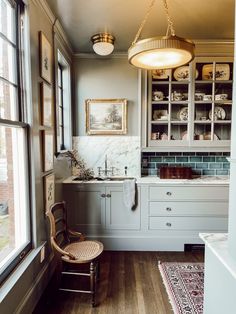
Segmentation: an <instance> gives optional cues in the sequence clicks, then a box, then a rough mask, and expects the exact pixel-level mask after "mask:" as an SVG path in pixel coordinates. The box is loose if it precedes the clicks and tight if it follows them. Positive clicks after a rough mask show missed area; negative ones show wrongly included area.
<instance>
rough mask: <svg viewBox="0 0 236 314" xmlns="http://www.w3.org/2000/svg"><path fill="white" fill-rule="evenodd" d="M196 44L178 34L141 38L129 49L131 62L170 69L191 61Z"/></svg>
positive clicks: (145, 66)
mask: <svg viewBox="0 0 236 314" xmlns="http://www.w3.org/2000/svg"><path fill="white" fill-rule="evenodd" d="M194 49H195V45H194V43H193V42H191V41H190V40H186V39H183V38H181V37H178V36H172V35H171V36H168V37H167V36H164V37H153V38H148V39H143V40H139V41H138V42H136V43H135V44H133V45H132V46H131V47H130V48H129V50H128V60H129V62H130V63H131V64H132V65H134V66H136V67H138V68H143V69H148V70H152V69H170V68H175V67H178V66H181V65H183V64H186V63H188V62H190V61H191V60H192V59H193V58H194Z"/></svg>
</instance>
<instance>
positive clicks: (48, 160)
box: [43, 130, 54, 172]
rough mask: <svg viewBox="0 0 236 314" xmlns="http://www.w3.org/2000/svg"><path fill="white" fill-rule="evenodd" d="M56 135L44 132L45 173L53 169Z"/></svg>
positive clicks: (47, 131)
mask: <svg viewBox="0 0 236 314" xmlns="http://www.w3.org/2000/svg"><path fill="white" fill-rule="evenodd" d="M53 157H54V135H53V131H51V130H44V131H43V171H44V172H47V171H50V170H52V169H53Z"/></svg>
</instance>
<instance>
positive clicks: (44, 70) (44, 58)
mask: <svg viewBox="0 0 236 314" xmlns="http://www.w3.org/2000/svg"><path fill="white" fill-rule="evenodd" d="M39 52H40V62H39V66H40V76H41V77H42V78H43V79H44V80H46V81H47V82H48V83H49V84H51V82H52V46H51V45H50V43H49V41H48V39H47V37H46V36H45V35H44V33H43V32H39Z"/></svg>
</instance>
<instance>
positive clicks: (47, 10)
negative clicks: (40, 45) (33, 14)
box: [31, 0, 56, 24]
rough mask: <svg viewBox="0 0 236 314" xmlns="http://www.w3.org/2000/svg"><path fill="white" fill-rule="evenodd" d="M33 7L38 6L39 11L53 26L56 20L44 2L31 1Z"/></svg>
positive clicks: (42, 0)
mask: <svg viewBox="0 0 236 314" xmlns="http://www.w3.org/2000/svg"><path fill="white" fill-rule="evenodd" d="M31 1H32V2H33V3H34V4H35V5H37V6H39V7H40V8H41V10H42V11H43V12H44V13H45V14H46V16H47V18H48V19H49V21H50V22H51V23H52V24H53V23H54V22H55V20H56V17H55V15H54V14H53V12H52V10H51V9H50V7H49V5H48V3H47V2H46V0H31Z"/></svg>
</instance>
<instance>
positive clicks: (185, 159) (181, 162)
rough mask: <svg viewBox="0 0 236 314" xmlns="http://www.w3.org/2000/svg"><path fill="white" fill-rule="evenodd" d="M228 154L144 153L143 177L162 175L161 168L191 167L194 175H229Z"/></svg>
mask: <svg viewBox="0 0 236 314" xmlns="http://www.w3.org/2000/svg"><path fill="white" fill-rule="evenodd" d="M228 156H230V153H228V152H222V153H221V152H215V153H214V152H176V153H175V152H144V153H142V158H141V160H142V165H141V166H142V175H143V176H145V175H157V176H159V174H160V167H164V166H185V167H191V168H192V172H193V175H209V176H213V175H229V171H230V163H229V162H228V160H227V159H226V157H228Z"/></svg>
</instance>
